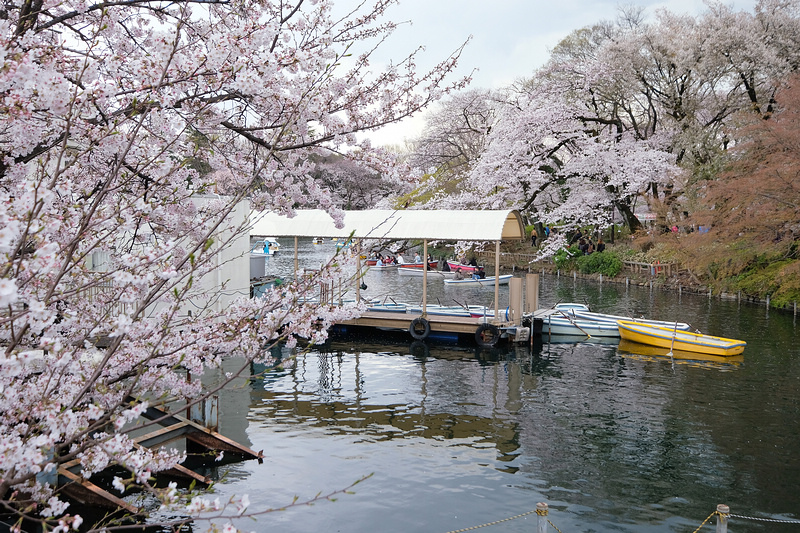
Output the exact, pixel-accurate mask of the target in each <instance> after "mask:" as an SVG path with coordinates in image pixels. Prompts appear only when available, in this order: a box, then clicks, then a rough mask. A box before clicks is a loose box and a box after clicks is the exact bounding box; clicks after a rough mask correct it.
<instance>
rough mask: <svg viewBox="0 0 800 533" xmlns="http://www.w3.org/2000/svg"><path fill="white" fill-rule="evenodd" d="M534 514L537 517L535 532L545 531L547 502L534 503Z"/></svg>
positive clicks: (542, 532) (541, 532)
mask: <svg viewBox="0 0 800 533" xmlns="http://www.w3.org/2000/svg"><path fill="white" fill-rule="evenodd" d="M536 515H537V516H538V517H539V520H538V521H537V526H536V533H545V532H546V531H547V504H546V503H544V502H539V503H537V504H536Z"/></svg>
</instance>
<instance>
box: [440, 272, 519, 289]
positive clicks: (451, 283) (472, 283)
mask: <svg viewBox="0 0 800 533" xmlns="http://www.w3.org/2000/svg"><path fill="white" fill-rule="evenodd" d="M512 277H514V276H512V275H511V274H505V275H503V276H500V277H499V278H498V282H499V284H500V285H508V283H509V282H510V281H511V278H512ZM494 280H495V277H494V276H487V277H485V278H479V279H473V278H468V279H446V280H444V284H445V287H456V286H457V287H480V286H486V285H491V286H494Z"/></svg>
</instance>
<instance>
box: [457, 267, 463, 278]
mask: <svg viewBox="0 0 800 533" xmlns="http://www.w3.org/2000/svg"><path fill="white" fill-rule="evenodd" d="M455 278H456V279H464V273H463V272H461V269H460V268H457V269H456V276H455Z"/></svg>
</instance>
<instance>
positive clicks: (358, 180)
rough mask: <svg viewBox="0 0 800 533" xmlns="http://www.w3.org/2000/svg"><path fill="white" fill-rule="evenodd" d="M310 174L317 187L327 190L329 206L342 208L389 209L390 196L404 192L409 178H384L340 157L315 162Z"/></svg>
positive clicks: (384, 176)
mask: <svg viewBox="0 0 800 533" xmlns="http://www.w3.org/2000/svg"><path fill="white" fill-rule="evenodd" d="M398 165H400V163H399V162H398ZM314 175H315V177H316V179H317V181H318V182H319V184H320V186H321V187H323V188H324V189H326V190H327V191H329V192H330V193H331V196H332V202H333V205H335V206H336V207H337V208H339V209H345V210H360V209H371V208H379V207H380V208H389V209H391V208H392V205H391V203H390V202H391V199H392V198H396V197H398V196H400V195H402V194H404V193H406V192H408V190H409V189H410V187H411V184H410V182H411V181H412V180H411V179H410V178H408V179H397V178H396V177H392V176H388V177H387V176H386V175H385V174H384V173H382V172H379V171H376V170H373V169H371V168H368V167H365V166H364V165H361V164H359V163H358V162H356V161H353V160H352V159H347V158H342V157H341V156H332V157H329V158H326V159H325V160H322V161H319V162H318V163H317V165H316V168H315V171H314Z"/></svg>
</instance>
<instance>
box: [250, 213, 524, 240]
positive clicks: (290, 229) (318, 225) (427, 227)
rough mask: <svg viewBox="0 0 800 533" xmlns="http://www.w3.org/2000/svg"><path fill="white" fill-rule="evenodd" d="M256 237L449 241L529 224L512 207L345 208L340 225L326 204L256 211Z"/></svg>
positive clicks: (517, 231)
mask: <svg viewBox="0 0 800 533" xmlns="http://www.w3.org/2000/svg"><path fill="white" fill-rule="evenodd" d="M250 220H251V229H250V235H251V236H252V237H265V236H271V237H331V238H345V237H349V236H350V235H351V234H352V235H353V237H355V238H358V239H378V240H382V239H386V240H389V239H412V240H429V241H432V240H443V241H498V240H515V239H516V240H523V239H525V226H524V224H523V222H522V217H521V216H520V214H519V211H517V210H516V209H510V210H464V211H461V210H402V211H392V210H369V211H345V215H344V226H343V227H342V228H337V227H336V226H335V225H334V222H333V219H332V218H331V216H330V215H329V214H328V213H326V212H325V211H323V210H321V209H309V210H300V211H297V212H296V216H294V217H292V218H289V217H286V216H283V215H278V214H276V213H271V212H270V213H264V212H257V211H253V212H251V217H250Z"/></svg>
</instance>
